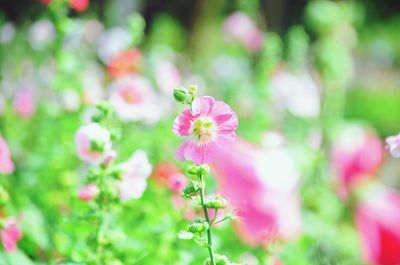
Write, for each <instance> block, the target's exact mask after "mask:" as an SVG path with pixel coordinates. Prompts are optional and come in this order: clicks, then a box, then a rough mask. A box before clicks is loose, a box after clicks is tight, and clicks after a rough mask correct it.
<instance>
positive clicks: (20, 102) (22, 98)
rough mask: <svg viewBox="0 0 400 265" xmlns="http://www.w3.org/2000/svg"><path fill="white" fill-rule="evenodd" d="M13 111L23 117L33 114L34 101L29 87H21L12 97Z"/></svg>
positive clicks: (34, 108)
mask: <svg viewBox="0 0 400 265" xmlns="http://www.w3.org/2000/svg"><path fill="white" fill-rule="evenodd" d="M14 111H15V112H16V113H17V114H18V115H19V116H21V117H23V118H30V117H32V116H33V115H34V114H35V111H36V102H35V100H34V97H33V92H32V90H31V89H27V88H22V89H20V90H18V91H17V93H16V95H15V97H14Z"/></svg>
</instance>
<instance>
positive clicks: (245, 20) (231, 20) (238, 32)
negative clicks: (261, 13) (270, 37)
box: [223, 12, 264, 51]
mask: <svg viewBox="0 0 400 265" xmlns="http://www.w3.org/2000/svg"><path fill="white" fill-rule="evenodd" d="M223 31H224V33H225V35H226V36H227V37H229V38H232V39H234V40H236V41H238V42H240V43H241V44H242V45H244V46H245V47H246V48H247V49H249V50H251V51H257V50H259V49H261V47H262V45H263V41H264V39H263V33H262V32H261V31H260V30H259V29H258V28H257V26H256V24H255V23H254V22H253V21H252V20H251V18H250V17H249V16H248V15H246V14H245V13H243V12H235V13H233V14H231V15H230V16H229V17H228V18H227V19H226V21H225V23H224V26H223Z"/></svg>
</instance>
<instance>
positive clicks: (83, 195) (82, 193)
mask: <svg viewBox="0 0 400 265" xmlns="http://www.w3.org/2000/svg"><path fill="white" fill-rule="evenodd" d="M99 192H100V190H99V188H98V187H97V186H96V184H89V185H87V186H85V187H83V188H82V189H80V190H79V192H78V197H79V199H81V200H82V201H86V202H88V201H91V200H93V199H94V198H95V197H96V196H97V195H98V194H99Z"/></svg>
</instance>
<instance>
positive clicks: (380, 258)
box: [356, 188, 400, 265]
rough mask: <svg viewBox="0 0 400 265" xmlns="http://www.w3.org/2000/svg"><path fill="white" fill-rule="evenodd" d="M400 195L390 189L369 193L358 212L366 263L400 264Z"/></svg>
mask: <svg viewBox="0 0 400 265" xmlns="http://www.w3.org/2000/svg"><path fill="white" fill-rule="evenodd" d="M399 224H400V194H399V193H398V192H395V191H393V190H390V189H388V188H380V189H379V188H378V189H375V190H373V192H372V193H371V192H370V193H368V195H367V197H366V199H365V200H363V201H361V202H360V204H359V205H358V207H357V210H356V225H357V230H358V232H359V235H360V238H361V244H362V250H363V256H364V259H365V260H366V261H368V262H370V263H373V264H376V265H397V264H400V255H399V249H400V229H399Z"/></svg>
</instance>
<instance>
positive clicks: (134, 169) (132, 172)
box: [119, 150, 152, 202]
mask: <svg viewBox="0 0 400 265" xmlns="http://www.w3.org/2000/svg"><path fill="white" fill-rule="evenodd" d="M121 169H122V171H123V173H122V178H121V182H120V183H119V191H120V194H119V197H120V200H121V201H123V202H125V201H128V200H130V199H138V198H140V197H141V196H142V195H143V193H144V191H145V190H146V187H147V178H148V177H149V176H150V174H151V171H152V166H151V164H150V162H149V160H148V158H147V154H146V152H145V151H143V150H138V151H136V152H135V153H133V155H132V156H131V157H130V158H129V160H128V161H126V162H125V163H123V164H122V165H121Z"/></svg>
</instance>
